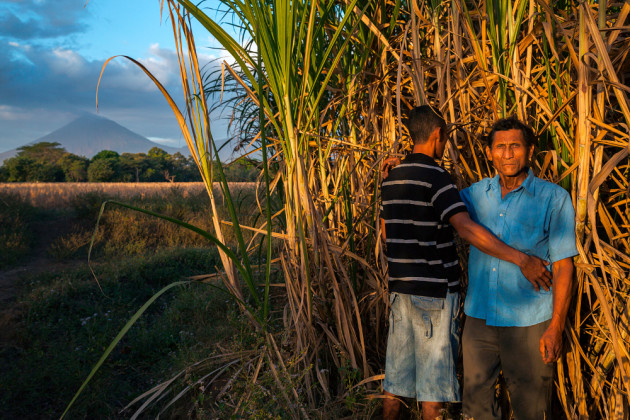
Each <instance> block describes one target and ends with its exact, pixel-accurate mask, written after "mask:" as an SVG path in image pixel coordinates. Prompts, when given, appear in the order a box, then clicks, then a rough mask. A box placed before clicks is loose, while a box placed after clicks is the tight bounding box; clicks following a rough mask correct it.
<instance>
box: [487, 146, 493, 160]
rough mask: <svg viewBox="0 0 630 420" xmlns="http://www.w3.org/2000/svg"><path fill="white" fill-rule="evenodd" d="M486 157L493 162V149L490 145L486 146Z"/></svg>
mask: <svg viewBox="0 0 630 420" xmlns="http://www.w3.org/2000/svg"><path fill="white" fill-rule="evenodd" d="M486 157H487V158H488V160H489V161H490V162H492V151H491V150H490V146H486Z"/></svg>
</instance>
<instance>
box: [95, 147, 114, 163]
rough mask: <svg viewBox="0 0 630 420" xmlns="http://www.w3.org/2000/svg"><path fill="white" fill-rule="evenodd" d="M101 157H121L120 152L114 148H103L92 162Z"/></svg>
mask: <svg viewBox="0 0 630 420" xmlns="http://www.w3.org/2000/svg"><path fill="white" fill-rule="evenodd" d="M99 159H116V160H118V159H120V155H119V154H118V152H114V151H113V150H101V151H100V152H98V153H97V154H95V155H94V156H93V157H92V162H94V161H95V160H99Z"/></svg>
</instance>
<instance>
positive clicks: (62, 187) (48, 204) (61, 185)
mask: <svg viewBox="0 0 630 420" xmlns="http://www.w3.org/2000/svg"><path fill="white" fill-rule="evenodd" d="M229 185H230V188H231V189H232V190H233V191H235V192H237V193H238V192H239V191H243V190H254V189H255V186H256V183H255V182H231V183H230V184H229ZM213 188H214V190H215V194H220V187H219V185H218V183H216V184H215V185H214V186H213ZM202 192H205V186H204V184H203V183H202V182H178V183H168V182H138V183H135V182H11V183H0V194H16V195H18V196H19V197H21V198H23V199H24V200H25V201H26V202H28V203H29V204H31V205H33V206H36V207H40V208H48V209H53V208H66V207H68V206H71V204H72V200H73V199H74V198H75V197H77V196H81V195H86V194H94V195H98V196H101V197H117V198H119V199H122V200H125V199H129V198H132V199H134V198H145V197H146V198H149V197H159V196H168V195H172V194H180V195H181V196H182V197H184V198H186V197H188V196H189V195H195V194H199V193H202Z"/></svg>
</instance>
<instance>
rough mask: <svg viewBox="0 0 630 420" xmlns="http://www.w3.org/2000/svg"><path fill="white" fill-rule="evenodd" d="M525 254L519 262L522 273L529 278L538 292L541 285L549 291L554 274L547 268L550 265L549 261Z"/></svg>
mask: <svg viewBox="0 0 630 420" xmlns="http://www.w3.org/2000/svg"><path fill="white" fill-rule="evenodd" d="M523 255H524V257H523V258H522V261H521V262H520V263H519V264H518V267H519V268H520V269H521V273H523V275H524V276H525V278H526V279H527V280H529V282H530V283H531V284H532V286H534V289H536V291H537V292H538V291H539V290H540V288H541V287H542V288H543V289H545V290H547V291H549V288H550V287H551V278H552V275H551V272H550V271H549V270H547V269H546V268H545V267H546V266H547V265H549V262H547V261H543V260H541V259H540V258H538V257H535V256H533V255H526V254H523Z"/></svg>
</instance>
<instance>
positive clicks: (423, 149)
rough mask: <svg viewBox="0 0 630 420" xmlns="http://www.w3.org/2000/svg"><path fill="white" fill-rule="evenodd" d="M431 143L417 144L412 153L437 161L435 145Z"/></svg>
mask: <svg viewBox="0 0 630 420" xmlns="http://www.w3.org/2000/svg"><path fill="white" fill-rule="evenodd" d="M429 143H430V142H426V143H421V144H415V145H414V146H413V149H412V150H411V153H422V154H423V155H427V156H429V157H430V158H433V159H435V145H433V144H429Z"/></svg>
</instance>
